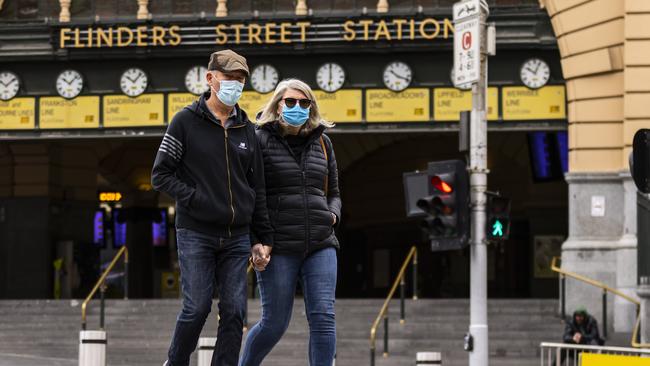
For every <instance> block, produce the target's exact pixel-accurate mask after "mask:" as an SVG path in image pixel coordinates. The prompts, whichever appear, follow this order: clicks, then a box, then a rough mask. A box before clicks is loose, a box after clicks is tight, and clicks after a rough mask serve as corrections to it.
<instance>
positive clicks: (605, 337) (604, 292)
mask: <svg viewBox="0 0 650 366" xmlns="http://www.w3.org/2000/svg"><path fill="white" fill-rule="evenodd" d="M603 338H604V339H607V290H603Z"/></svg>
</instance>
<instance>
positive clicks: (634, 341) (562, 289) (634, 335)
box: [551, 257, 650, 348]
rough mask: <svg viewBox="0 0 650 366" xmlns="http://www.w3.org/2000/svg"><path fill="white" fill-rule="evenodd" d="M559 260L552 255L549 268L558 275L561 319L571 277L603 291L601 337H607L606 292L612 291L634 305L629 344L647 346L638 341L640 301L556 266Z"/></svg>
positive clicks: (564, 317) (648, 345)
mask: <svg viewBox="0 0 650 366" xmlns="http://www.w3.org/2000/svg"><path fill="white" fill-rule="evenodd" d="M559 260H560V257H553V261H552V262H551V270H552V271H553V272H557V273H558V274H559V275H560V302H561V306H560V309H561V313H562V319H563V320H565V319H566V278H567V277H571V278H573V279H575V280H578V281H580V282H584V283H586V284H588V285H591V286H594V287H598V288H600V289H601V290H602V291H603V296H602V310H603V318H602V325H603V338H605V339H607V294H608V293H612V294H614V295H616V296H619V297H620V298H622V299H625V300H627V301H629V302H631V303H633V304H634V305H636V317H637V319H636V323H635V325H634V331H633V332H632V340H631V341H630V344H631V345H632V347H635V348H649V347H650V343H640V342H639V330H640V328H641V317H640V309H641V303H639V301H638V300H636V299H634V298H632V297H630V296H629V295H626V294H624V293H622V292H621V291H619V290H616V289H614V288H611V287H609V286H607V285H606V284H604V283H602V282H598V281H596V280H593V279H591V278H588V277H585V276H583V275H580V274H577V273H574V272H569V271H565V270H563V269H562V268H560V267H558V265H557V262H558V261H559Z"/></svg>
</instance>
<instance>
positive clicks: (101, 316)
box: [99, 283, 106, 329]
mask: <svg viewBox="0 0 650 366" xmlns="http://www.w3.org/2000/svg"><path fill="white" fill-rule="evenodd" d="M105 299H106V283H102V285H101V287H100V288H99V304H100V305H99V329H104V308H105Z"/></svg>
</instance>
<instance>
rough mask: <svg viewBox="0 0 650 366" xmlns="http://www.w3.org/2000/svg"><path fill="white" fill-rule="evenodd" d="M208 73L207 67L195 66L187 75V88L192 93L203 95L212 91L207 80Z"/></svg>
mask: <svg viewBox="0 0 650 366" xmlns="http://www.w3.org/2000/svg"><path fill="white" fill-rule="evenodd" d="M207 72H208V68H207V67H205V66H194V67H192V68H191V69H189V70H187V74H185V87H186V88H187V90H188V91H189V92H190V93H192V94H195V95H201V94H203V93H205V92H207V91H208V90H210V86H209V85H208V82H207V81H206V79H205V74H206V73H207Z"/></svg>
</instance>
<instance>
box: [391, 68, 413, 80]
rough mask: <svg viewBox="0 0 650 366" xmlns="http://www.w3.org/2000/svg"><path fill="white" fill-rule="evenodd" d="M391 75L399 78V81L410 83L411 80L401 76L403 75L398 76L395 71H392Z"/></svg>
mask: <svg viewBox="0 0 650 366" xmlns="http://www.w3.org/2000/svg"><path fill="white" fill-rule="evenodd" d="M390 73H391V74H393V75H395V77H397V78H399V79H402V80H404V81H409V80H408V79H407V78H405V77H404V76H401V75H398V74H396V73H395V71H393V70H390Z"/></svg>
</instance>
